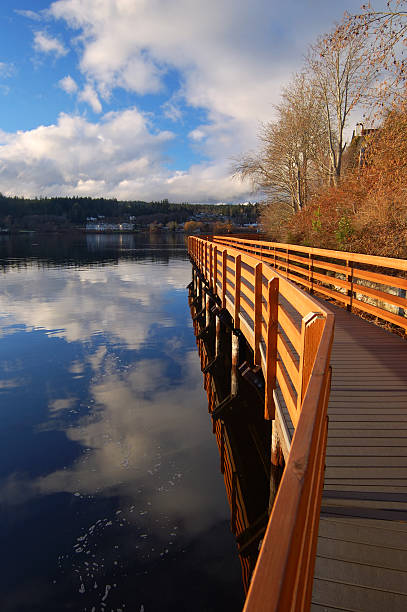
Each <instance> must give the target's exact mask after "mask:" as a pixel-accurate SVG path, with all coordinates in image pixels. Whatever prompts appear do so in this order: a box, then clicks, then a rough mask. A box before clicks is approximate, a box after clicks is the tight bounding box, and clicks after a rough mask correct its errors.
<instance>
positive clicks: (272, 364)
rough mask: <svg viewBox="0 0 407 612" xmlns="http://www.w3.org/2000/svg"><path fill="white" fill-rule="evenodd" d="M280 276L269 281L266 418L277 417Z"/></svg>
mask: <svg viewBox="0 0 407 612" xmlns="http://www.w3.org/2000/svg"><path fill="white" fill-rule="evenodd" d="M278 290H279V281H278V278H277V277H276V278H272V279H271V280H269V283H268V292H267V294H268V304H267V315H268V317H267V318H268V321H267V346H266V372H265V377H264V378H265V398H264V418H265V419H266V420H272V419H274V418H275V405H274V397H273V391H274V389H275V388H276V376H277V334H278Z"/></svg>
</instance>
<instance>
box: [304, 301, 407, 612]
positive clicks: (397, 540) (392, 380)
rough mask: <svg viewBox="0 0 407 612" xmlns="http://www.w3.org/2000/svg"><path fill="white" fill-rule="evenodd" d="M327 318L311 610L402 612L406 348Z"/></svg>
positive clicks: (377, 332)
mask: <svg viewBox="0 0 407 612" xmlns="http://www.w3.org/2000/svg"><path fill="white" fill-rule="evenodd" d="M330 308H331V309H332V310H333V312H334V314H335V340H334V345H333V349H332V356H331V363H332V368H333V378H332V387H331V396H330V401H329V407H328V415H329V427H328V446H327V456H326V472H325V485H324V492H323V501H322V512H321V522H320V528H319V538H318V550H317V561H316V566H315V577H314V589H313V597H312V601H313V605H312V610H315V611H317V610H366V612H368V611H369V612H375V611H376V610H380V611H388V612H390V611H391V612H393V611H400V612H401V611H405V610H407V343H406V341H405V340H404V339H402V338H400V337H399V336H396V335H393V334H390V333H389V332H386V331H385V330H383V329H380V328H379V327H377V326H375V325H373V324H372V323H368V322H366V321H364V320H362V319H360V318H359V317H357V316H355V315H353V314H350V313H348V312H346V311H345V310H343V309H341V308H338V307H335V306H330Z"/></svg>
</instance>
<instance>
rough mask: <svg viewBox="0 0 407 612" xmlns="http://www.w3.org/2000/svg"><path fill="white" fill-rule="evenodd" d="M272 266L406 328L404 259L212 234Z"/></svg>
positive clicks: (406, 268) (406, 262)
mask: <svg viewBox="0 0 407 612" xmlns="http://www.w3.org/2000/svg"><path fill="white" fill-rule="evenodd" d="M213 240H214V241H215V242H216V243H218V244H221V245H225V246H229V247H234V248H238V249H240V250H242V251H244V252H245V253H248V254H250V255H252V256H253V257H256V258H258V259H260V260H261V261H265V262H267V263H269V264H270V265H272V266H273V267H274V268H275V269H276V270H279V271H280V272H281V273H282V274H283V275H284V276H285V277H286V278H288V279H290V280H292V281H294V282H296V283H298V284H300V285H302V287H304V288H305V289H307V290H308V291H310V292H311V293H314V292H317V293H320V294H322V295H323V296H327V297H328V298H333V299H335V300H337V301H339V302H341V303H342V304H343V305H345V306H346V307H347V309H348V310H356V311H361V312H365V313H369V314H370V315H374V316H376V317H378V318H379V319H382V320H383V321H387V322H389V323H392V324H394V325H397V326H399V327H402V328H403V329H404V330H407V299H406V290H407V260H405V259H394V258H391V257H377V256H373V255H362V254H360V253H347V252H344V251H330V250H328V249H317V248H312V247H303V246H299V245H294V244H282V243H280V242H266V241H264V240H257V239H248V238H247V237H244V238H238V237H227V236H215V237H214V238H213Z"/></svg>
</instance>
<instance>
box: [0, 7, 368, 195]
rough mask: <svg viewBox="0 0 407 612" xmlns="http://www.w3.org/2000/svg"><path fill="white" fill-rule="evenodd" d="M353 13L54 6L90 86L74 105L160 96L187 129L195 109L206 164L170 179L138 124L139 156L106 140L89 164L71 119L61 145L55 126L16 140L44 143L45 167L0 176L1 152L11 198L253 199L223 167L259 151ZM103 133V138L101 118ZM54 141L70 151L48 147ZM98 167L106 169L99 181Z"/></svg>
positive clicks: (155, 134) (159, 147)
mask: <svg viewBox="0 0 407 612" xmlns="http://www.w3.org/2000/svg"><path fill="white" fill-rule="evenodd" d="M359 4H360V0H346V1H345V0H338V1H337V2H335V3H330V2H326V0H307V2H304V1H303V0H292V2H289V3H285V4H283V5H282V4H281V3H280V2H277V1H276V0H241V1H240V2H239V3H238V6H237V5H236V2H235V0H207V1H206V2H205V3H203V2H202V1H201V0H149V1H148V2H146V1H144V0H139V1H137V2H135V1H134V0H56V1H54V2H52V4H51V5H50V8H49V10H48V11H47V15H46V16H47V18H48V19H50V18H54V19H57V20H60V21H62V22H64V23H65V24H67V25H68V27H69V28H71V29H72V30H74V37H75V45H74V46H75V48H76V49H77V50H78V51H79V53H80V56H79V65H78V67H79V70H80V71H81V72H82V76H83V77H84V79H85V82H86V83H87V85H86V86H85V88H84V89H83V90H82V91H81V92H80V93H79V94H78V97H79V99H81V100H82V101H84V102H86V103H87V104H89V105H90V106H91V108H92V109H93V110H94V111H95V112H97V113H100V112H101V111H102V105H101V100H102V99H103V100H105V101H106V102H111V101H112V100H113V103H114V100H115V96H114V95H112V94H113V92H114V90H115V89H117V88H122V89H125V90H126V91H129V92H134V93H136V94H140V95H144V94H147V93H149V94H154V93H157V92H159V93H160V96H163V95H164V96H165V95H167V100H166V101H164V102H163V101H162V98H160V105H161V106H160V108H161V113H162V116H164V117H165V118H167V119H170V120H172V121H174V122H185V124H187V121H189V120H190V118H191V117H193V116H194V115H193V111H194V109H198V110H202V109H203V111H204V114H202V116H203V117H205V121H202V125H194V124H193V123H192V125H191V123H188V131H189V134H188V135H189V141H190V142H191V143H193V146H194V147H195V148H196V149H198V148H199V150H200V151H201V152H202V157H203V158H204V159H205V160H207V161H205V162H203V163H202V164H200V165H194V166H191V168H189V170H187V171H184V170H183V171H178V172H177V171H173V172H171V171H169V170H168V169H167V168H168V159H165V151H164V150H163V145H164V143H165V141H166V139H165V137H164V138H163V134H162V132H160V131H159V130H158V131H155V130H154V126H152V125H148V124H147V122H146V120H145V119H144V118H143V124H144V131H143V132H142V133H139V132H137V131H136V133H135V134H134V139H133V145H132V146H133V147H135V149H136V151H137V152H136V153H134V151H133V150H132V149H131V147H130V146H129V145H128V144H125V145H124V146H121V142H120V139H119V138H116V137H115V136H112V137H109V139H108V142H109V143H110V147H111V148H110V149H109V151H111V152H108V145H107V144H106V142H107V141H105V142H104V144H103V145H102V144H99V143H98V146H97V147H93V153H94V155H93V159H94V162H92V161H90V160H89V138H88V134H89V132H91V131H92V128H91V127H90V124H88V125H87V127H86V129H85V124H83V123H81V122H80V120H78V119H74V118H72V121H73V122H74V123H75V125H76V127H75V129H74V132H73V134H72V136H71V137H70V138H71V139H70V140H69V141H68V140H67V137H66V136H65V134H64V130H63V128H62V124H61V120H60V121H59V122H58V125H57V126H49V127H42V128H38V130H37V131H35V130H34V131H32V132H29V133H26V134H21V135H20V136H16V139H15V142H14V145H15V146H17V141H19V145H18V146H22V147H23V149H24V146H25V143H26V141H27V140H28V141H30V142H31V143H32V144H33V143H34V141H35V143H36V145H35V146H36V147H37V148H38V147H39V146H40V145H39V142H40V141H42V139H43V138H44V137H45V135H46V139H47V140H48V141H49V142H50V143H51V151H55V149H57V155H55V156H52V155H48V156H47V154H46V152H45V151H44V152H43V154H42V157H41V158H40V157H39V156H38V155H37V156H36V157H35V158H34V160H33V159H32V158H30V157H29V159H31V169H29V167H28V163H27V162H26V160H24V159H20V164H21V166H22V171H21V174H19V173H17V174H16V173H15V172H16V170H17V166H18V164H17V161H15V165H14V167H13V168H5V166H4V164H5V163H6V162H5V161H4V158H2V152H1V151H0V160H1V161H2V162H3V166H2V168H3V170H1V169H0V173H1V172H5V173H6V174H8V175H9V176H10V183H8V185H10V187H9V189H10V190H11V191H12V186H17V187H19V188H18V189H17V191H18V192H21V190H22V189H21V186H23V188H24V191H25V192H26V193H42V194H51V195H52V194H58V193H82V194H88V195H114V196H117V197H119V198H120V197H126V198H127V197H133V198H138V197H140V198H146V199H147V200H150V199H154V198H156V197H158V198H162V197H172V198H173V199H176V198H177V199H181V200H186V199H190V200H203V201H209V200H214V201H218V200H221V201H225V200H230V199H233V198H234V197H235V198H237V199H241V198H244V199H245V198H249V197H250V195H249V194H250V187H249V186H248V185H241V184H239V183H235V182H233V181H231V179H230V166H231V161H230V160H231V158H233V157H236V156H238V155H239V153H242V152H244V151H247V150H250V149H253V148H254V147H256V146H257V132H258V126H259V123H260V122H262V121H267V120H270V119H271V118H272V116H273V104H275V103H277V102H278V100H279V95H280V90H281V86H282V85H283V84H286V83H287V80H288V79H289V78H290V75H291V74H292V73H293V72H294V71H296V70H298V69H299V68H300V67H301V64H302V58H303V55H304V54H305V52H306V48H307V44H308V43H310V42H312V41H313V40H314V39H315V38H316V36H317V35H319V34H321V33H323V32H326V31H327V30H329V29H330V28H331V27H332V25H333V23H334V20H335V19H339V18H340V17H341V15H342V14H343V12H344V10H345V9H347V10H350V11H352V10H357V9H358V8H359ZM40 36H41V37H42V38H38V41H37V44H38V47H39V48H40V49H41V50H42V51H46V52H49V53H51V52H53V53H56V54H57V55H61V54H64V53H66V52H67V50H66V48H65V47H64V46H63V45H62V43H61V42H60V41H59V40H57V39H55V38H50V37H48V36H47V35H46V34H44V33H43V32H40V33H37V34H36V37H40ZM62 81H64V79H63V80H62ZM64 84H65V87H68V88H69V87H73V84H72V83H69V84H68V82H66V81H64ZM60 85H61V86H63V85H62V82H60ZM65 90H66V89H65ZM181 108H182V111H181ZM191 109H192V113H191ZM132 112H133V116H134V111H132ZM188 112H189V113H190V115H189V116H187V113H188ZM150 121H152V122H153V121H154V117H153V116H152V117H151V118H150ZM67 122H68V120H67V119H64V121H63V122H62V123H63V124H64V125H65V123H67ZM107 122H109V120H107ZM83 129H84V130H85V132H83V131H82V130H83ZM97 129H99V126H98V127H97ZM100 129H101V130H102V132H104V130H105V120H104V119H103V120H102V121H101V127H100ZM85 133H86V136H85ZM60 141H63V142H64V143H65V149H66V151H62V150H60V148H59V146H58V145H57V144H56V143H59V142H60ZM125 141H126V143H127V141H128V139H125ZM152 142H154V143H155V145H156V146H154V147H153V149H151V146H150V145H151V144H152ZM100 143H102V141H100ZM145 143H147V146H146V147H144V144H145ZM9 146H11V145H9ZM33 146H34V144H33ZM144 148H145V153H144V154H142V152H141V151H142V150H143V149H144ZM9 150H11V149H9ZM74 155H75V156H76V158H77V161H75V159H74ZM107 160H108V162H109V166H107V165H106V161H107ZM1 161H0V163H1ZM65 163H67V167H68V168H71V172H67V170H66V166H65ZM75 164H76V172H77V173H76V174H75V170H74V167H75ZM166 164H167V166H166ZM100 167H103V168H104V170H105V172H104V175H103V176H101V172H100V170H99V168H100ZM133 168H134V172H133ZM117 170H118V174H117V178H115V177H114V172H116V171H117ZM41 172H43V175H42V176H40V173H41ZM13 173H14V175H15V179H14V180H12V179H11V175H13ZM17 177H18V180H17ZM183 189H185V191H184V192H182V190H183ZM2 190H3V191H5V188H4V187H2Z"/></svg>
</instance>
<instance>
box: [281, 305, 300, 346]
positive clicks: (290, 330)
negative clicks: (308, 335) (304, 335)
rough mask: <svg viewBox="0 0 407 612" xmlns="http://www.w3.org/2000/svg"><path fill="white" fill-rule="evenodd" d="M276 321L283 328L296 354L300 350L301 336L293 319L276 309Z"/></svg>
mask: <svg viewBox="0 0 407 612" xmlns="http://www.w3.org/2000/svg"><path fill="white" fill-rule="evenodd" d="M278 321H279V323H280V325H281V327H282V328H283V330H284V332H285V334H286V335H287V337H288V339H289V340H290V342H291V344H292V345H293V347H294V349H295V350H296V352H297V353H299V352H300V350H301V334H300V332H299V330H298V328H297V326H296V324H295V321H294V319H293V317H292V316H291V315H290V314H289V313H288V312H286V311H285V310H284V308H282V306H281V305H279V307H278Z"/></svg>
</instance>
